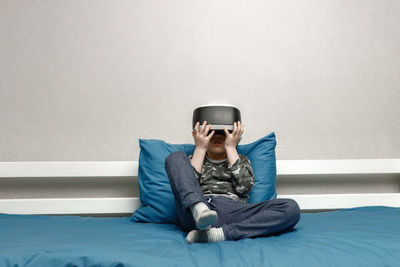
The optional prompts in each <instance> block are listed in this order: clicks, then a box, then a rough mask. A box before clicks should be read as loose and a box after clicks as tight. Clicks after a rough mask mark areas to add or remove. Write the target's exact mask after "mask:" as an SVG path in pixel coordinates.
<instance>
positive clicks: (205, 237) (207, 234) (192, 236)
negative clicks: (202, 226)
mask: <svg viewBox="0 0 400 267" xmlns="http://www.w3.org/2000/svg"><path fill="white" fill-rule="evenodd" d="M224 240H226V238H225V235H224V231H223V230H222V227H219V228H215V227H212V228H210V229H209V230H202V231H201V230H192V231H190V232H189V233H188V235H187V236H186V243H188V244H192V243H194V242H219V241H224Z"/></svg>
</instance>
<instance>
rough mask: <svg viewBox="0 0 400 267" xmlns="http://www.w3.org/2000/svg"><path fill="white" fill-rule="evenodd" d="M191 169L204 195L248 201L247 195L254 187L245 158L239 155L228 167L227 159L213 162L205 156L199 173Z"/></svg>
mask: <svg viewBox="0 0 400 267" xmlns="http://www.w3.org/2000/svg"><path fill="white" fill-rule="evenodd" d="M189 158H190V159H191V158H192V155H191V156H189ZM193 169H194V171H195V173H196V176H197V180H198V182H199V184H200V187H201V189H202V190H203V193H204V195H210V194H211V195H224V196H226V197H230V198H232V199H235V200H239V201H243V202H247V201H248V199H249V194H248V193H249V192H250V190H251V188H252V187H253V185H254V174H253V169H252V167H251V164H250V161H249V159H248V158H247V157H246V156H244V155H240V156H239V159H238V160H237V161H236V162H235V163H234V164H233V165H232V166H230V167H229V165H228V159H225V160H221V161H215V160H212V159H210V158H208V157H207V156H206V157H205V158H204V163H203V167H202V171H201V173H199V172H198V171H196V169H195V168H193Z"/></svg>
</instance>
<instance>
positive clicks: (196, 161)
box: [190, 121, 215, 173]
mask: <svg viewBox="0 0 400 267" xmlns="http://www.w3.org/2000/svg"><path fill="white" fill-rule="evenodd" d="M199 125H200V123H199V122H197V123H196V125H195V126H194V129H193V131H192V136H193V139H194V143H195V144H196V148H195V149H194V152H193V157H192V158H191V160H190V163H191V164H192V166H193V167H194V168H195V170H196V171H197V172H199V173H201V171H202V168H203V162H204V157H205V156H206V152H207V147H208V143H209V142H210V139H211V137H213V135H214V133H215V131H212V132H211V133H210V134H209V135H207V134H208V131H209V130H210V128H211V125H207V121H204V122H203V125H202V126H201V127H199ZM206 125H207V126H206Z"/></svg>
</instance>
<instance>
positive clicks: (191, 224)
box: [165, 121, 300, 244]
mask: <svg viewBox="0 0 400 267" xmlns="http://www.w3.org/2000/svg"><path fill="white" fill-rule="evenodd" d="M199 125H200V123H199V122H197V123H196V125H195V127H194V130H193V132H192V136H193V139H194V142H195V145H196V148H195V150H194V152H193V155H191V156H190V157H187V155H186V154H185V153H184V152H182V151H178V152H174V153H172V154H170V155H169V156H168V157H167V158H166V160H165V168H166V171H167V174H168V178H169V180H170V183H171V188H172V191H173V193H174V196H175V203H176V206H177V213H178V219H179V222H180V226H181V228H182V230H183V231H185V232H188V235H187V237H186V242H187V243H189V244H191V243H193V242H218V241H224V240H239V239H242V238H247V237H258V236H267V235H271V234H276V233H281V232H284V231H288V230H290V229H292V228H293V227H294V226H295V225H296V223H297V222H298V221H299V219H300V209H299V206H298V205H297V203H296V202H295V201H294V200H292V199H272V200H267V201H264V202H261V203H255V204H249V203H247V200H248V193H249V192H250V190H251V188H252V187H253V185H254V175H253V170H252V167H251V164H250V162H249V160H248V158H247V157H246V156H243V155H238V152H237V150H236V147H237V145H238V143H239V141H240V138H241V136H242V134H243V131H244V128H243V125H242V123H241V122H240V121H238V122H235V123H234V126H233V131H232V133H229V132H228V130H227V129H226V128H224V134H221V133H218V132H217V133H216V132H215V131H212V132H211V133H210V134H208V133H209V131H210V128H211V125H207V122H206V121H204V122H203V124H202V125H201V126H200V127H199Z"/></svg>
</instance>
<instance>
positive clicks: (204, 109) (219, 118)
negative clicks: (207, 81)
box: [192, 105, 241, 134]
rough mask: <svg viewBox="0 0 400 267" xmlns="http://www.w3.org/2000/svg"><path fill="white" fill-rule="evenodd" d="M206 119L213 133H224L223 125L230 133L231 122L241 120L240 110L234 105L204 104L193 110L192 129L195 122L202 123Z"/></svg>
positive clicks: (231, 128)
mask: <svg viewBox="0 0 400 267" xmlns="http://www.w3.org/2000/svg"><path fill="white" fill-rule="evenodd" d="M204 121H207V124H210V125H211V129H210V132H211V131H213V130H214V131H215V134H225V132H224V127H226V129H227V130H228V131H229V132H230V133H231V132H232V131H233V123H234V122H237V121H241V117H240V110H239V109H238V108H236V107H234V106H227V105H226V106H223V105H206V106H200V107H198V108H196V109H195V110H194V111H193V121H192V129H194V127H195V125H196V123H197V122H200V124H202V123H203V122H204Z"/></svg>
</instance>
